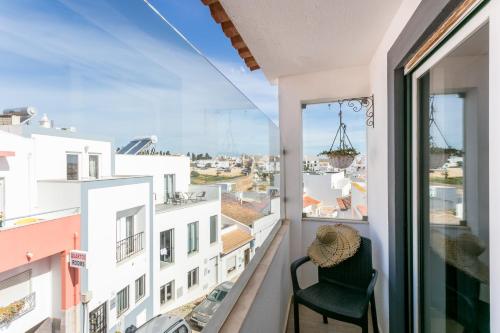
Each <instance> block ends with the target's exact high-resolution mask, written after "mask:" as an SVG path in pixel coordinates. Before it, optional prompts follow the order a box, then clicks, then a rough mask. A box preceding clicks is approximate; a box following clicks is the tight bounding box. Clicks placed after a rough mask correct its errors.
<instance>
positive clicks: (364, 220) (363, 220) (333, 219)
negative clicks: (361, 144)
mask: <svg viewBox="0 0 500 333" xmlns="http://www.w3.org/2000/svg"><path fill="white" fill-rule="evenodd" d="M365 97H369V98H373V95H372V96H365ZM361 98H364V97H356V96H354V97H346V98H342V99H340V100H339V99H338V98H333V97H328V98H318V99H310V100H301V103H300V104H301V108H300V111H301V121H300V130H301V132H300V133H301V138H300V142H301V148H300V154H301V155H300V156H301V164H300V168H301V169H300V170H301V171H300V182H301V184H302V190H303V187H304V166H305V165H306V164H307V165H310V164H311V165H312V162H310V161H304V150H303V144H304V117H303V113H304V112H305V109H306V107H307V106H308V105H315V104H333V103H338V102H339V101H343V102H344V103H346V102H347V103H348V102H349V101H350V100H359V99H361ZM347 103H346V104H347ZM374 104H375V100H373V107H374ZM362 111H364V109H363V110H362ZM362 111H360V112H362ZM342 112H343V113H344V110H343V111H342ZM353 112H355V111H353ZM362 113H363V114H364V112H362ZM364 124H365V125H366V122H365V123H364ZM368 128H369V127H368V126H366V127H365V143H366V150H367V151H366V152H365V157H366V162H365V167H366V176H367V177H366V180H365V183H366V184H365V187H366V188H365V190H366V205H365V206H366V208H367V209H368V187H369V184H368V182H369V180H368V172H369V171H368V169H369V165H368ZM314 165H315V166H316V165H318V164H317V163H316V161H315V162H314ZM352 182H354V181H351V183H352ZM351 198H352V194H351ZM301 204H303V200H301ZM351 211H354V209H353V208H352V206H351ZM302 213H303V208H302ZM367 214H368V215H366V216H363V218H361V219H355V218H339V217H320V216H305V215H304V214H302V218H301V220H302V221H312V222H315V221H321V222H332V223H349V224H351V223H353V224H366V223H368V222H369V219H370V217H369V211H368V212H367Z"/></svg>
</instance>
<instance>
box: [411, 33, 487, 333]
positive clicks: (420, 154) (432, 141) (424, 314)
mask: <svg viewBox="0 0 500 333" xmlns="http://www.w3.org/2000/svg"><path fill="white" fill-rule="evenodd" d="M488 38H489V29H488V25H485V26H482V27H479V28H478V29H477V30H476V31H475V32H474V33H472V34H470V35H468V36H464V37H463V38H462V40H459V41H458V42H456V43H455V44H454V45H453V41H452V42H451V44H452V45H448V44H445V45H444V46H443V47H442V49H440V51H441V52H442V53H441V54H442V55H441V56H439V53H437V56H434V57H431V58H429V60H428V61H427V62H426V63H424V64H423V65H421V67H420V68H419V69H417V70H416V72H415V73H414V74H413V77H412V78H413V80H412V82H413V102H414V103H413V124H414V126H413V129H414V131H413V132H414V136H413V141H414V142H413V158H414V163H413V165H414V173H413V186H414V207H413V211H414V219H413V234H414V247H413V249H414V258H413V259H414V266H413V267H414V270H415V271H414V275H413V278H414V283H415V285H414V291H415V293H414V297H415V302H414V304H415V311H416V316H417V321H418V325H419V328H418V331H421V332H432V333H438V332H439V333H442V332H446V333H448V332H450V333H455V332H456V333H462V332H489V179H488V177H489V149H488V147H489V136H488V134H489V133H488V130H489V120H488V116H489V102H488V101H489V85H488V84H489V80H488V75H489V46H488ZM446 49H448V50H449V51H448V52H443V51H445V50H446Z"/></svg>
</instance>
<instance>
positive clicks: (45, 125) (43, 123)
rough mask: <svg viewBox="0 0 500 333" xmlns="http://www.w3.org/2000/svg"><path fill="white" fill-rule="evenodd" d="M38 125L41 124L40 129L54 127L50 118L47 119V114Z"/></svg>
mask: <svg viewBox="0 0 500 333" xmlns="http://www.w3.org/2000/svg"><path fill="white" fill-rule="evenodd" d="M38 123H39V124H40V127H43V128H51V127H52V124H51V122H50V121H49V117H47V114H46V113H44V114H43V116H42V118H41V119H40V121H39V122H38Z"/></svg>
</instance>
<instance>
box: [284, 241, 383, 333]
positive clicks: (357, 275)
mask: <svg viewBox="0 0 500 333" xmlns="http://www.w3.org/2000/svg"><path fill="white" fill-rule="evenodd" d="M309 260H310V258H309V257H303V258H300V259H298V260H296V261H294V262H293V263H292V265H291V267H290V270H291V273H292V285H293V311H294V325H295V332H296V333H299V332H300V327H299V304H302V305H304V306H307V307H308V308H310V309H311V310H314V311H316V312H318V313H320V314H322V315H323V322H324V323H325V324H327V323H328V318H333V319H337V320H340V321H345V322H348V323H352V324H355V325H358V326H361V328H362V330H363V333H368V304H370V303H371V314H372V323H373V331H374V332H378V323H377V311H376V308H375V293H374V290H373V289H374V287H375V282H376V280H377V271H376V270H375V269H373V266H372V249H371V241H370V240H369V239H368V238H364V237H361V244H360V247H359V250H358V251H357V252H356V254H355V255H354V256H352V257H351V258H349V259H347V260H345V261H343V262H341V263H340V264H338V265H336V266H334V267H330V268H321V267H318V280H319V282H318V283H316V284H314V285H312V286H309V287H307V288H305V289H301V288H300V287H299V283H298V280H297V269H298V268H299V266H301V265H302V264H304V263H306V262H308V261H309Z"/></svg>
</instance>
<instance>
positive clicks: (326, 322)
mask: <svg viewBox="0 0 500 333" xmlns="http://www.w3.org/2000/svg"><path fill="white" fill-rule="evenodd" d="M323 324H328V317H327V316H325V315H323Z"/></svg>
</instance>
